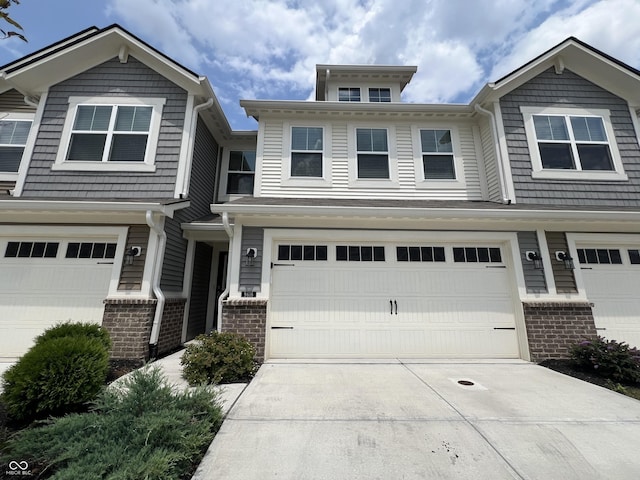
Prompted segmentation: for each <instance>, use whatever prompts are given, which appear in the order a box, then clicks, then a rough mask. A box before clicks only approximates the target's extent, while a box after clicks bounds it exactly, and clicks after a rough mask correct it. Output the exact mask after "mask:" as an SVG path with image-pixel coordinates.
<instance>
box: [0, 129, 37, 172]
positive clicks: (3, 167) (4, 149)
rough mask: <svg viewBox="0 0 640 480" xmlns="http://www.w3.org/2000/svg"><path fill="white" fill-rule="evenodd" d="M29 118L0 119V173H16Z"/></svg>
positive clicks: (25, 141)
mask: <svg viewBox="0 0 640 480" xmlns="http://www.w3.org/2000/svg"><path fill="white" fill-rule="evenodd" d="M30 129H31V120H18V119H15V120H14V119H8V118H5V119H3V120H0V173H17V172H18V169H19V167H20V160H21V159H22V154H23V152H24V147H25V145H26V143H27V137H28V136H29V130H30Z"/></svg>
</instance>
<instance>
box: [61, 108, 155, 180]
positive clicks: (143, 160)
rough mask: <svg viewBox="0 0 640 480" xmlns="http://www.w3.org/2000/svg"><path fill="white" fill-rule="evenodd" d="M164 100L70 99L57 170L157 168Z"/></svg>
mask: <svg viewBox="0 0 640 480" xmlns="http://www.w3.org/2000/svg"><path fill="white" fill-rule="evenodd" d="M164 102H165V101H164V99H159V98H144V99H132V98H129V97H126V98H121V97H116V98H114V97H101V98H81V97H71V98H70V99H69V112H68V115H67V119H66V121H65V127H64V130H63V134H62V143H61V145H62V148H61V149H60V151H59V152H58V158H57V159H56V165H54V169H61V170H62V169H64V170H110V171H114V170H120V171H153V170H154V169H155V166H154V163H155V152H156V145H157V143H158V136H159V131H160V117H161V114H162V106H163V105H164Z"/></svg>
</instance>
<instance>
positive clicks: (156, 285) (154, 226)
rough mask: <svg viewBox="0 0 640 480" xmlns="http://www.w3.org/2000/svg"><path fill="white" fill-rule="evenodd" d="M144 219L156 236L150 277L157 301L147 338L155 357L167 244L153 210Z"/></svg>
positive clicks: (152, 356) (162, 298)
mask: <svg viewBox="0 0 640 480" xmlns="http://www.w3.org/2000/svg"><path fill="white" fill-rule="evenodd" d="M146 220H147V225H149V228H150V229H151V230H153V231H154V232H155V234H156V235H157V236H158V242H157V246H156V256H155V265H154V267H153V275H152V279H151V286H152V288H153V293H154V295H155V296H156V299H157V300H158V303H157V304H156V312H155V315H154V317H153V325H152V326H151V336H150V338H149V357H150V358H156V357H157V356H158V338H159V336H160V325H161V324H162V314H163V312H164V304H165V301H166V297H165V296H164V292H163V291H162V289H161V288H160V277H161V276H162V264H163V262H164V249H165V247H166V245H167V234H166V233H165V231H164V228H163V225H159V222H156V221H154V219H153V212H152V211H151V210H147V213H146Z"/></svg>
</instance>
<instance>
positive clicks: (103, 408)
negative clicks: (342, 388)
mask: <svg viewBox="0 0 640 480" xmlns="http://www.w3.org/2000/svg"><path fill="white" fill-rule="evenodd" d="M221 423H222V410H221V408H220V405H219V402H218V401H217V394H216V393H215V392H213V391H212V390H211V389H209V388H206V387H202V388H196V389H189V390H188V391H184V392H177V391H174V390H173V389H172V388H171V386H170V385H169V384H168V383H167V381H166V380H165V379H164V377H163V376H162V374H161V372H160V370H159V369H158V368H143V369H140V370H136V371H135V372H134V373H133V374H132V375H131V376H130V377H129V378H128V379H126V380H124V381H123V382H122V383H121V384H120V385H118V388H115V387H111V388H108V389H105V390H103V391H102V392H101V393H100V394H99V396H98V397H97V399H96V400H95V401H94V402H93V403H92V407H91V410H90V411H89V412H88V413H81V414H72V415H68V416H65V417H62V418H59V419H55V420H52V421H51V422H50V423H49V424H47V425H45V426H42V427H38V428H29V429H26V430H23V431H22V432H20V433H19V434H17V436H15V437H14V438H13V439H12V440H11V441H10V442H9V444H8V446H7V448H6V451H5V454H4V455H3V460H2V463H3V464H5V465H6V463H7V462H8V461H10V460H12V459H15V458H19V459H21V460H22V459H23V460H25V461H28V462H29V465H30V467H31V469H32V473H34V474H36V475H37V474H42V471H43V470H44V471H45V475H44V477H48V476H50V475H55V478H56V479H58V480H65V479H69V480H71V479H73V480H76V479H79V478H82V479H101V478H118V479H122V480H126V479H131V480H134V479H135V480H138V479H142V478H147V479H174V478H187V477H185V474H187V473H189V472H190V471H191V472H192V471H193V469H194V467H195V466H196V465H197V463H198V462H199V460H200V458H201V457H202V455H203V454H204V452H205V451H206V448H207V446H208V445H209V444H210V443H211V441H212V440H213V437H214V436H215V433H216V431H217V430H218V428H219V427H220V424H221ZM34 466H35V468H34ZM38 478H42V477H38Z"/></svg>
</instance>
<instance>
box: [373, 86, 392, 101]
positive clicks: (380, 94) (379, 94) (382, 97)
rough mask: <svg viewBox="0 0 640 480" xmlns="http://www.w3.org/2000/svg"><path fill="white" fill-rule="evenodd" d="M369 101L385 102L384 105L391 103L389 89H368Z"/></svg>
mask: <svg viewBox="0 0 640 480" xmlns="http://www.w3.org/2000/svg"><path fill="white" fill-rule="evenodd" d="M369 101H370V102H385V103H386V102H391V89H390V88H370V89H369Z"/></svg>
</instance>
